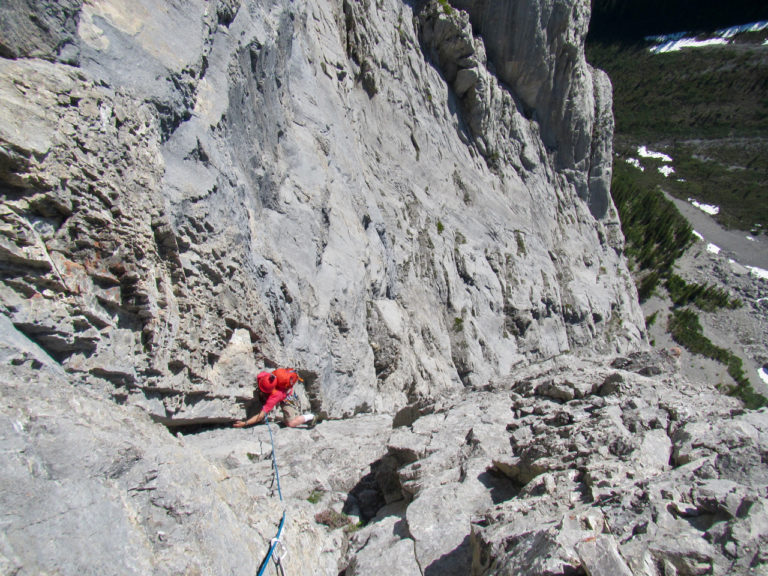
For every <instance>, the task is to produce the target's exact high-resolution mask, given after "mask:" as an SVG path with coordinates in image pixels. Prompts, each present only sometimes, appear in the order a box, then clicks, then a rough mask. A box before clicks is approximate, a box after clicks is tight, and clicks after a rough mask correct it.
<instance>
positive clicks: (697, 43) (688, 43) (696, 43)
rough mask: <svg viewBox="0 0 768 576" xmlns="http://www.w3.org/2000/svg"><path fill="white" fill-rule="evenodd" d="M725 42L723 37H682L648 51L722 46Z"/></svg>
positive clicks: (674, 50) (675, 50)
mask: <svg viewBox="0 0 768 576" xmlns="http://www.w3.org/2000/svg"><path fill="white" fill-rule="evenodd" d="M725 44H728V40H727V39H725V38H707V39H706V40H697V39H696V38H683V39H681V40H671V41H669V42H665V43H664V44H660V45H658V46H654V47H653V48H651V50H650V51H651V54H664V53H667V52H679V51H680V50H682V49H683V48H703V47H705V46H723V45H725Z"/></svg>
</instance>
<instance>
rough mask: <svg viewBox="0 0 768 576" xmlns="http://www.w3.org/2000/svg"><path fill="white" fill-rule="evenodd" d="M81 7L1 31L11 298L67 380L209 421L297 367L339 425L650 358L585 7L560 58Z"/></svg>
mask: <svg viewBox="0 0 768 576" xmlns="http://www.w3.org/2000/svg"><path fill="white" fill-rule="evenodd" d="M55 4H56V5H55V6H54V3H49V2H45V1H43V0H39V1H33V0H27V1H26V2H19V3H11V4H9V5H8V6H4V7H3V8H2V17H3V18H4V19H5V20H4V21H7V22H9V23H11V25H10V27H9V28H6V30H8V32H5V33H4V36H3V38H2V46H3V48H2V55H3V56H5V58H4V59H3V60H2V61H1V62H0V66H1V67H2V72H1V73H0V98H1V99H2V102H3V106H2V107H0V111H1V112H0V114H2V122H0V181H1V182H2V186H3V200H4V201H3V208H2V214H1V216H2V222H3V227H2V235H1V236H0V254H2V284H0V291H1V292H2V305H3V314H4V315H5V316H6V317H8V318H10V320H11V322H12V323H13V324H14V326H16V327H17V329H19V330H21V331H22V332H23V333H24V334H26V335H27V337H29V338H30V339H32V340H33V341H34V342H36V343H37V344H39V345H40V346H42V347H43V348H44V349H45V350H46V351H47V352H48V353H49V354H50V355H51V356H52V357H54V358H55V359H56V360H57V361H58V362H59V363H60V364H61V365H62V366H63V367H64V369H65V370H66V371H68V372H70V373H73V374H74V373H77V374H83V375H87V376H92V377H97V378H106V379H108V380H109V381H111V382H112V383H113V386H114V392H113V394H114V396H115V397H116V398H117V399H119V400H120V401H126V402H128V403H129V404H136V405H140V406H142V407H144V408H145V409H147V410H148V411H150V413H152V414H153V415H155V416H156V417H157V418H160V419H162V420H163V421H166V422H170V421H175V423H176V424H183V423H189V424H198V423H200V422H201V421H204V420H211V421H225V420H228V419H230V418H232V417H234V416H235V415H238V414H242V410H243V404H244V403H245V402H247V401H248V399H249V397H250V394H251V391H250V388H249V380H251V379H252V378H253V376H254V374H255V372H256V371H257V370H258V369H261V368H262V367H264V366H268V365H273V364H277V363H279V364H289V365H294V366H297V367H298V368H299V369H300V370H302V371H303V374H304V375H305V381H306V383H307V393H308V395H309V397H310V399H311V401H312V402H313V405H314V406H315V407H316V408H317V409H319V410H321V411H324V412H326V413H328V414H329V415H332V416H334V417H339V416H344V415H351V414H354V413H360V412H367V411H376V412H389V411H395V410H397V409H399V408H401V407H403V406H406V405H408V404H411V403H414V402H419V401H426V402H429V401H430V400H431V399H434V398H436V397H438V396H440V395H443V394H445V393H448V392H451V391H458V390H460V389H462V388H463V387H465V386H468V385H482V384H484V383H485V382H486V381H487V380H488V378H490V377H493V376H495V375H499V374H501V375H503V374H508V373H509V372H510V371H511V370H512V368H513V367H515V366H519V365H524V364H526V363H528V362H531V361H537V360H540V359H542V358H546V357H549V356H552V355H555V354H560V353H563V352H566V351H576V350H592V351H595V350H605V351H613V352H615V351H626V350H630V349H632V348H634V347H636V346H638V345H639V344H641V343H642V337H643V336H642V334H643V319H642V315H641V313H640V309H639V307H638V305H637V303H636V298H635V291H634V287H633V285H632V282H631V279H630V277H629V274H628V273H627V270H626V266H625V262H624V260H623V257H622V254H621V251H622V245H623V241H622V238H621V233H620V231H619V228H618V224H617V222H616V220H615V216H614V211H613V209H612V207H611V205H610V202H607V197H606V196H605V194H604V192H605V189H604V184H605V182H606V181H607V177H608V175H609V173H610V145H609V143H610V140H611V137H610V131H611V123H610V115H609V114H607V110H608V109H609V105H610V98H609V95H608V92H607V90H606V88H607V85H606V83H605V82H604V81H603V80H602V79H601V78H602V77H601V76H600V75H599V74H597V73H596V72H594V71H591V70H589V69H588V68H587V67H586V64H584V62H583V54H582V40H583V38H582V36H583V28H584V27H585V25H586V24H585V22H586V18H587V15H588V10H586V9H585V8H584V6H582V3H574V4H573V6H571V5H570V4H569V6H568V7H567V9H561V8H562V7H560V5H559V4H558V7H557V8H556V9H555V8H554V7H552V6H549V4H547V3H535V2H532V3H530V4H531V6H530V14H528V13H527V12H525V14H526V19H522V20H519V22H520V25H521V26H525V27H527V26H532V27H534V28H536V30H532V31H529V32H527V34H529V35H530V34H533V35H534V37H535V38H536V39H537V40H536V42H535V43H534V44H535V54H534V55H535V58H534V55H531V54H529V53H528V52H522V53H520V54H518V53H517V52H516V51H515V50H518V48H515V49H514V50H513V49H512V48H510V47H508V48H505V49H504V50H502V49H501V48H500V47H499V43H500V39H499V38H497V33H496V32H495V31H494V29H493V28H489V29H488V30H487V31H484V30H483V29H482V27H479V25H478V24H475V25H474V29H473V26H471V24H472V23H474V22H475V20H476V19H477V18H479V17H480V16H482V11H480V8H478V7H474V6H470V5H467V6H464V8H466V9H467V12H464V11H461V10H459V8H462V6H461V5H459V4H456V8H451V7H450V6H448V5H447V4H442V5H441V4H439V3H435V2H432V3H427V4H425V5H418V6H417V5H412V4H408V3H401V2H398V1H396V0H391V1H390V0H388V1H386V2H383V3H378V4H377V5H376V6H373V5H372V4H369V3H368V2H357V1H347V2H341V3H338V2H321V3H319V4H318V3H305V2H299V3H295V2H285V3H280V2H278V3H261V2H257V1H250V2H233V1H227V2H223V1H221V2H215V3H210V2H202V1H200V2H192V3H187V4H185V5H184V6H183V7H181V6H176V5H171V4H169V5H167V6H163V7H162V9H159V8H158V7H157V5H156V3H154V2H138V3H134V4H133V5H132V6H131V8H130V10H128V9H127V8H126V7H125V6H124V5H123V4H120V3H116V2H111V1H103V2H87V3H83V4H82V5H81V4H79V3H77V2H71V3H63V4H62V3H55ZM517 4H522V3H515V2H508V3H507V2H505V3H501V4H500V6H501V5H504V6H507V8H505V9H506V10H512V11H513V12H515V13H518V12H519V13H520V14H523V12H524V11H523V8H522V7H520V6H517ZM534 5H535V6H534ZM513 8H514V10H513ZM30 10H31V11H38V12H40V13H41V14H44V15H45V16H44V17H42V16H41V17H40V18H33V19H30V18H29V16H28V15H29V11H30ZM537 10H540V11H541V18H540V19H539V20H540V21H539V20H537V19H536V18H533V16H531V14H534V13H538V12H536V11H537ZM478 14H480V16H478ZM487 18H491V16H488V17H487ZM516 22H517V20H516ZM56 23H59V24H56ZM545 24H546V25H545ZM30 27H31V28H30ZM539 27H541V28H542V30H543V29H546V30H547V34H546V38H544V36H542V34H543V32H541V31H540V30H539ZM514 37H515V38H516V40H514V41H515V42H518V41H521V40H520V38H522V36H520V37H518V36H517V35H514ZM516 46H518V45H517V44H516ZM532 49H533V48H532ZM510 50H511V51H510ZM486 53H487V56H486ZM513 56H514V58H513V59H514V60H515V61H518V60H519V59H520V58H522V59H526V58H528V57H529V56H530V58H531V61H530V66H531V69H530V70H528V71H523V69H522V68H520V67H519V66H518V68H514V69H513V68H510V67H506V68H505V67H504V66H503V65H502V62H503V58H512V57H513ZM541 62H545V63H547V67H545V68H541V72H536V74H539V73H544V71H545V70H550V71H552V73H553V74H554V80H551V81H550V80H547V81H544V83H543V84H541V82H538V80H536V79H535V78H532V77H531V74H534V71H535V70H539V64H540V63H541ZM515 70H517V72H514V71H515ZM513 72H514V73H513ZM514 74H518V75H519V79H518V80H515V78H513V76H514ZM536 78H538V76H537V77H536ZM534 80H536V82H538V84H541V86H540V87H539V88H537V89H536V90H535V91H534V90H533V89H532V88H531V86H533V85H534V84H536V82H535V81H534ZM539 80H541V79H539ZM534 92H535V97H534V96H531V94H533V93H534ZM590 182H591V183H592V184H589V183H590ZM601 186H602V187H603V188H601ZM599 190H602V192H598V191H599ZM601 194H602V195H601ZM249 346H250V349H251V352H252V354H251V355H250V356H249V353H248V348H249ZM238 355H239V356H238ZM233 358H235V359H234V360H233ZM237 358H240V360H238V359H237ZM233 362H234V363H235V364H239V365H240V369H239V370H232V369H231V366H232V365H233V364H232V363H233Z"/></svg>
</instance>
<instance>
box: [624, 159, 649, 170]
mask: <svg viewBox="0 0 768 576" xmlns="http://www.w3.org/2000/svg"><path fill="white" fill-rule="evenodd" d="M626 162H627V164H629V165H630V166H634V167H635V168H637V169H638V170H640V172H645V168H644V167H643V165H642V164H640V160H638V159H637V158H627V159H626Z"/></svg>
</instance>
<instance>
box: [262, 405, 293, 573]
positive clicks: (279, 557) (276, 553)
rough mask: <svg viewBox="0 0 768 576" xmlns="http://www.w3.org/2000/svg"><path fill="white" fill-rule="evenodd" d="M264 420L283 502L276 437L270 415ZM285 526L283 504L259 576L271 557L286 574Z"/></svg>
mask: <svg viewBox="0 0 768 576" xmlns="http://www.w3.org/2000/svg"><path fill="white" fill-rule="evenodd" d="M264 422H266V424H267V430H269V441H270V443H271V444H272V468H273V469H274V471H275V481H276V482H277V494H278V496H280V502H283V491H282V489H281V488H280V472H279V470H278V469H277V453H276V451H275V438H274V436H272V427H271V426H270V425H269V416H267V417H266V418H264ZM284 526H285V504H283V517H282V518H281V519H280V526H279V527H278V529H277V535H276V536H275V537H274V538H272V540H271V541H270V544H269V552H267V556H266V558H264V561H263V562H262V563H261V567H260V568H259V572H258V575H257V576H262V574H264V571H265V570H266V569H267V566H269V561H270V559H271V560H273V561H274V563H275V570H276V571H277V572H278V574H285V572H284V570H283V559H284V558H285V557H286V555H287V554H288V548H287V547H286V546H285V544H284V543H283V542H282V541H281V539H280V538H281V537H282V535H283V527H284Z"/></svg>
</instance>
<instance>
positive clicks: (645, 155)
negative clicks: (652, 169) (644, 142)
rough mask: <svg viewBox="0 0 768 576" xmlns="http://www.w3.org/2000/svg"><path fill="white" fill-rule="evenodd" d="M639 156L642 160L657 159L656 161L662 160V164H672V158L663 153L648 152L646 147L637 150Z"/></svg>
mask: <svg viewBox="0 0 768 576" xmlns="http://www.w3.org/2000/svg"><path fill="white" fill-rule="evenodd" d="M637 154H638V156H640V157H641V158H655V159H656V160H661V161H662V162H672V158H671V157H669V156H667V155H666V154H664V153H662V152H654V151H653V150H648V148H647V147H645V146H640V147H639V148H638V149H637Z"/></svg>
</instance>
